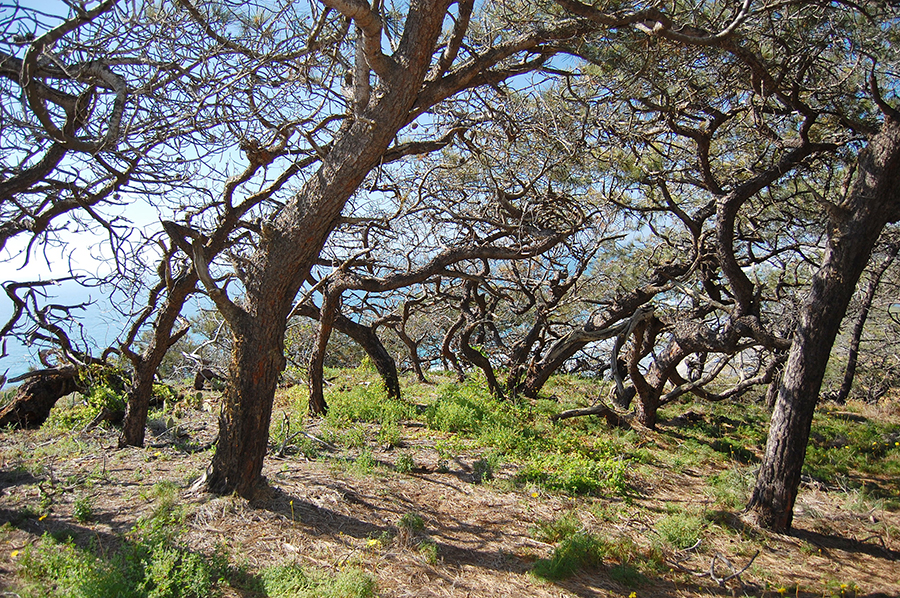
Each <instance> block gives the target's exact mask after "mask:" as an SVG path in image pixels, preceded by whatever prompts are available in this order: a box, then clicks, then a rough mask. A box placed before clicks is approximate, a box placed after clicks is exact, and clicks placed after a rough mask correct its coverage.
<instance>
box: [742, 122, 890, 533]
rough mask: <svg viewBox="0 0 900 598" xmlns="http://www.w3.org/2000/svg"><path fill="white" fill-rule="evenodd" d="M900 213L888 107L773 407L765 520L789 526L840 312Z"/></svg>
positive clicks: (835, 231) (836, 224)
mask: <svg viewBox="0 0 900 598" xmlns="http://www.w3.org/2000/svg"><path fill="white" fill-rule="evenodd" d="M898 216H900V117H898V115H897V114H896V113H895V112H894V111H892V110H889V109H888V110H886V116H885V120H884V123H883V124H882V127H881V130H880V131H879V133H878V134H877V135H875V136H874V137H872V139H871V140H870V141H869V143H868V145H867V146H866V148H865V149H864V150H863V151H862V152H861V153H860V156H859V160H858V164H857V174H856V178H855V180H854V182H853V185H852V187H851V188H850V191H849V193H848V195H847V197H846V199H845V201H844V202H843V203H842V205H840V206H835V208H834V210H832V213H831V220H832V222H831V230H830V231H829V236H828V243H827V247H826V251H825V256H824V258H823V261H822V265H821V266H820V268H819V270H818V272H816V274H815V276H814V277H813V280H812V285H811V287H810V291H809V294H808V295H807V297H806V300H805V301H804V303H803V306H802V307H801V309H800V318H799V323H798V325H797V329H796V331H795V333H794V339H793V343H792V344H791V349H790V353H789V355H788V362H787V366H786V367H785V370H784V374H783V377H782V382H781V387H780V389H779V392H778V399H777V400H776V402H775V409H774V411H773V413H772V420H771V423H770V426H769V437H768V441H767V442H766V453H765V457H764V458H763V462H762V466H761V467H760V470H759V473H758V475H757V478H756V487H755V489H754V491H753V495H752V496H751V498H750V503H749V504H748V507H747V508H748V511H749V512H750V513H751V515H752V516H753V517H755V519H756V521H757V524H758V525H759V526H760V527H764V528H767V529H771V530H775V531H780V532H785V531H788V530H790V528H791V522H792V519H793V508H794V502H795V501H796V498H797V491H798V488H799V485H800V473H801V470H802V468H803V460H804V457H805V456H806V445H807V442H808V441H809V433H810V427H811V425H812V419H813V413H814V411H815V407H816V402H817V400H818V396H819V390H820V388H821V385H822V379H823V377H824V375H825V367H826V365H827V363H828V357H829V355H830V353H831V348H832V345H833V344H834V339H835V336H836V335H837V332H838V328H839V327H840V324H841V320H842V319H843V317H844V314H845V312H846V310H847V305H848V304H849V302H850V298H851V297H852V296H853V292H854V289H855V287H856V284H857V282H858V281H859V278H860V276H861V274H862V272H863V270H864V269H865V267H866V263H867V262H868V260H869V258H870V256H871V253H872V248H873V247H874V245H875V242H876V240H877V239H878V236H879V234H880V233H881V231H882V229H883V228H884V225H885V224H886V223H887V222H890V221H894V220H896V219H897V218H898Z"/></svg>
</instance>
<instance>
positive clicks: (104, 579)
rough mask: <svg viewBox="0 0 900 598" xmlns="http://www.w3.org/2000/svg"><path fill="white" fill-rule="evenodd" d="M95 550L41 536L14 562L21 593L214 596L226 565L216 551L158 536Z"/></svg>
mask: <svg viewBox="0 0 900 598" xmlns="http://www.w3.org/2000/svg"><path fill="white" fill-rule="evenodd" d="M100 554H104V553H103V552H102V551H99V550H98V551H95V550H93V549H88V550H85V549H82V548H79V547H77V546H76V545H75V544H74V542H73V541H72V540H71V539H67V540H66V541H64V542H61V543H60V542H57V541H56V540H55V539H53V538H52V537H51V536H49V535H44V536H43V537H42V538H41V541H40V542H38V543H35V544H34V545H32V546H29V547H28V548H26V549H25V551H24V552H23V556H22V558H21V560H20V571H19V575H20V576H21V578H22V579H23V580H25V582H26V585H25V588H24V594H23V595H24V596H29V597H31V596H34V597H35V598H37V597H38V596H41V597H47V596H59V597H63V596H64V597H66V598H94V597H96V598H108V597H109V596H116V597H117V598H207V597H212V596H217V595H219V594H220V592H219V589H218V582H219V579H220V578H221V577H222V575H223V574H224V573H225V570H226V569H227V561H226V560H225V558H224V557H223V556H222V555H221V554H215V555H213V556H212V557H208V556H205V555H202V554H198V553H196V552H192V551H189V550H187V549H185V548H182V547H180V546H177V545H174V544H169V543H166V542H163V541H158V540H152V541H150V542H146V541H143V540H141V541H136V542H131V543H126V544H125V545H124V546H123V547H122V549H121V550H120V551H119V552H118V553H116V554H114V555H113V556H111V557H108V558H101V556H99V555H100Z"/></svg>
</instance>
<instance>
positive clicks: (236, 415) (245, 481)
mask: <svg viewBox="0 0 900 598" xmlns="http://www.w3.org/2000/svg"><path fill="white" fill-rule="evenodd" d="M285 315H286V314H285ZM260 320H262V322H263V323H260V322H259V321H257V320H256V319H253V320H250V321H248V322H246V323H244V328H242V329H240V330H239V332H238V333H236V334H235V335H234V352H233V354H232V360H231V364H230V367H229V370H230V371H229V374H230V375H229V384H228V386H227V388H226V391H225V395H224V397H223V398H224V402H223V405H222V413H221V415H220V416H219V439H218V443H217V446H216V454H215V455H214V457H213V460H212V464H211V466H210V469H209V470H208V472H207V476H206V484H207V487H208V488H209V490H210V491H212V492H216V493H228V492H237V493H238V494H239V495H240V496H243V497H244V498H253V497H254V494H255V491H256V489H257V487H258V486H260V484H261V483H262V481H263V478H262V466H263V459H264V458H265V455H266V451H267V448H268V441H269V423H270V421H271V418H272V404H273V400H274V397H275V389H276V387H277V385H278V379H279V377H280V376H281V372H282V370H284V365H285V359H284V347H283V342H284V331H285V326H284V323H285V321H286V320H285V319H278V318H260Z"/></svg>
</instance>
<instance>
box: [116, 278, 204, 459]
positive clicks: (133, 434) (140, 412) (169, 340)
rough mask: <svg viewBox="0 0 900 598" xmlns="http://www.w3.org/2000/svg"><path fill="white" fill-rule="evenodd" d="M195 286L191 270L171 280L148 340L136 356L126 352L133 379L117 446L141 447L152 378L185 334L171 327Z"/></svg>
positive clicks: (195, 281) (150, 395)
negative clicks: (129, 359)
mask: <svg viewBox="0 0 900 598" xmlns="http://www.w3.org/2000/svg"><path fill="white" fill-rule="evenodd" d="M196 285H197V274H196V273H195V272H194V271H193V270H191V271H189V272H186V273H184V274H182V275H181V276H179V277H178V278H177V279H175V280H174V281H172V284H171V286H170V288H169V289H168V293H169V294H168V296H167V297H166V302H165V305H164V306H163V308H162V310H161V311H160V312H159V315H158V316H157V318H156V321H155V322H154V324H153V334H152V335H151V337H150V343H149V344H148V345H147V347H146V348H145V349H144V351H142V352H141V353H140V354H139V355H138V354H134V353H131V354H130V355H129V357H130V358H131V362H132V365H133V367H134V379H133V380H132V383H131V388H130V389H129V390H128V403H127V405H126V407H125V419H124V420H123V422H122V434H121V435H120V436H119V448H123V447H126V446H144V430H145V428H146V426H147V413H148V411H149V409H150V400H151V399H152V397H153V379H154V377H155V376H156V371H157V370H158V369H159V364H160V363H162V360H163V358H164V357H165V356H166V353H167V352H168V350H169V348H170V347H171V346H172V345H173V344H174V343H176V342H177V341H178V339H180V338H181V337H182V336H184V335H185V334H186V333H187V328H184V329H182V330H180V331H179V332H177V333H176V334H175V335H174V336H173V335H172V328H174V326H175V322H176V321H177V320H178V316H179V315H181V310H182V308H183V307H184V302H185V300H186V299H187V297H188V296H189V295H190V294H191V293H193V292H194V291H195V290H196Z"/></svg>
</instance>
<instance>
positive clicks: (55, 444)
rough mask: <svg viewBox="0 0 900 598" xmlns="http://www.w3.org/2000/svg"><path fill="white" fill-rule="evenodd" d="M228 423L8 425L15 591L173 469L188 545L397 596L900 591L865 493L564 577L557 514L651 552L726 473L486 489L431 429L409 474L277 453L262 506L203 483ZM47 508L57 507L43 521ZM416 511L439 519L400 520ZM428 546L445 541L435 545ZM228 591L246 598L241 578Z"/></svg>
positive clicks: (803, 501) (414, 435) (733, 520)
mask: <svg viewBox="0 0 900 598" xmlns="http://www.w3.org/2000/svg"><path fill="white" fill-rule="evenodd" d="M214 427H215V424H214V422H213V421H212V419H210V420H207V421H194V422H192V423H189V424H185V425H183V426H181V427H180V429H179V433H180V434H182V435H184V436H182V437H181V438H172V437H171V433H167V434H165V435H162V436H159V437H153V436H151V437H150V438H149V443H150V446H148V447H147V448H144V449H133V448H132V449H122V450H118V449H115V448H114V447H115V442H116V437H115V433H114V432H113V431H106V430H101V429H94V430H91V431H86V432H73V433H71V434H68V435H61V436H57V437H51V438H48V437H47V435H46V434H43V433H41V432H29V431H25V432H9V431H3V432H0V451H2V452H0V455H2V462H0V523H5V524H6V525H5V526H4V527H3V528H2V532H3V533H2V534H0V539H2V542H0V590H4V591H5V592H6V593H2V594H0V595H3V596H15V595H16V594H15V593H14V588H15V583H14V581H15V571H16V567H17V562H16V557H15V556H14V555H16V554H18V553H17V552H16V551H21V550H22V549H23V548H24V547H25V546H26V545H28V544H30V543H32V542H35V541H36V540H37V539H39V538H40V537H41V535H42V534H44V533H45V532H66V533H68V534H69V535H73V536H74V537H75V538H76V541H77V542H79V543H84V544H87V543H89V542H94V544H95V546H99V547H100V548H101V550H106V549H110V548H109V547H111V546H114V545H115V544H116V542H118V541H120V538H121V535H122V534H123V533H124V532H126V531H127V530H128V529H130V528H131V527H132V526H133V525H134V524H135V522H136V521H138V520H139V518H141V517H145V516H147V515H148V514H149V513H150V512H151V510H152V508H153V500H154V499H153V494H152V491H151V489H152V488H153V486H154V485H155V484H158V483H159V482H160V481H162V480H169V481H171V482H173V483H174V484H175V485H177V488H178V493H179V494H180V497H181V499H182V500H183V501H185V502H186V503H188V505H189V509H190V513H191V514H190V516H189V517H188V519H187V524H186V525H187V529H186V532H185V534H184V535H183V536H182V537H181V540H182V541H183V542H185V543H186V544H187V545H188V546H189V547H190V548H192V549H195V550H200V551H209V552H211V551H213V550H214V549H215V548H216V547H224V549H225V550H226V551H227V552H228V554H229V555H230V557H231V559H232V562H234V563H244V564H246V565H247V566H248V568H249V569H250V570H251V571H257V570H259V569H261V568H263V567H266V566H268V565H272V564H275V563H280V562H284V561H286V560H287V561H291V560H296V561H298V562H299V563H300V564H301V565H303V566H310V567H318V568H321V569H324V570H327V571H332V570H333V571H336V570H339V569H341V568H343V567H350V566H352V567H358V568H361V569H363V570H365V571H368V572H369V573H370V574H371V575H373V576H374V577H375V578H376V579H377V582H378V595H380V596H384V597H391V598H394V597H396V598H399V597H407V596H415V597H426V596H435V597H438V596H440V597H446V596H450V597H460V598H461V597H482V596H483V597H490V596H498V597H499V596H504V597H510V596H535V597H551V596H553V597H560V596H579V597H608V596H623V597H624V596H635V597H642V596H659V597H673V598H674V597H683V596H706V595H710V596H732V595H734V596H739V595H752V596H780V595H785V594H786V595H794V596H808V597H812V596H831V595H834V596H842V595H843V596H868V597H869V598H875V597H884V596H900V537H898V535H900V514H898V513H892V512H887V511H882V510H879V509H877V508H871V507H870V508H866V507H865V505H863V506H860V505H858V504H853V503H852V501H851V499H852V497H853V495H852V493H847V492H837V493H836V492H827V491H825V490H824V489H821V488H816V487H811V486H804V487H803V488H802V491H801V495H800V498H799V501H798V504H797V509H796V518H795V530H794V532H793V533H792V534H791V535H777V534H770V533H765V532H760V531H758V530H754V529H750V528H748V527H747V526H746V525H745V524H744V523H743V522H742V520H741V518H740V514H739V513H729V512H721V513H719V514H718V516H717V520H716V523H717V525H710V526H709V527H708V528H707V530H706V531H705V532H704V534H703V537H702V541H701V543H700V545H699V546H696V547H694V548H693V549H690V550H683V551H671V550H670V551H669V552H667V553H666V555H665V557H666V560H665V563H666V565H667V567H668V570H667V571H666V570H664V571H662V572H660V573H658V574H656V575H653V576H648V578H647V579H645V580H643V581H642V582H640V583H638V584H636V585H632V586H626V585H622V584H620V583H618V582H616V581H614V580H613V579H612V578H611V577H610V575H609V570H608V567H607V566H606V565H605V564H604V565H603V566H601V567H599V568H595V569H592V570H590V571H585V572H582V573H580V574H577V575H575V576H574V577H572V578H569V579H567V580H564V581H561V582H552V583H551V582H547V581H544V580H541V579H539V578H536V577H535V576H534V575H533V574H531V573H530V570H531V569H532V567H533V565H534V563H535V562H536V560H537V559H540V558H547V557H548V556H549V555H550V554H551V553H552V551H553V546H552V545H550V544H547V543H544V542H542V541H540V540H538V539H536V538H535V535H536V534H535V532H534V530H535V528H536V526H538V525H539V524H540V523H541V522H546V521H550V520H553V519H555V518H557V517H559V516H560V515H563V514H566V513H574V514H575V515H576V516H577V517H579V519H580V520H581V521H582V523H583V524H584V525H585V527H587V528H588V529H590V530H591V531H596V532H597V533H599V534H601V535H603V536H605V537H622V536H627V537H629V538H631V540H632V541H633V543H634V545H635V546H637V547H647V546H650V545H651V544H652V541H653V534H654V531H653V522H654V520H655V518H657V517H658V516H659V515H660V514H664V513H666V508H667V505H672V504H680V505H682V506H689V507H694V506H696V507H697V508H703V507H705V506H708V504H709V503H710V499H709V498H707V497H706V496H705V495H704V492H703V487H704V484H705V479H706V478H707V477H708V476H709V475H710V474H711V471H704V470H686V471H680V472H678V473H675V472H673V471H669V470H667V469H666V468H665V467H663V466H654V468H655V469H653V470H652V471H651V474H652V475H650V476H647V475H646V474H644V475H642V476H641V477H640V479H637V478H636V479H635V480H634V482H635V486H636V487H637V488H638V490H639V492H638V495H637V496H635V497H634V498H633V499H631V500H630V501H623V500H622V499H620V498H603V497H590V498H576V499H572V498H569V497H566V496H559V495H549V494H546V493H543V492H540V491H537V490H535V489H534V488H521V487H519V488H516V487H515V486H514V485H512V484H510V483H508V482H505V481H506V480H509V479H510V477H511V476H512V475H513V473H514V469H513V468H512V466H506V467H501V468H498V469H497V470H495V471H494V476H495V477H494V480H493V481H491V482H490V483H475V481H476V480H475V476H474V473H473V462H474V460H475V458H476V455H474V454H473V455H469V456H467V455H460V457H459V458H458V459H456V460H455V461H451V462H450V463H448V464H445V465H444V466H443V467H439V465H438V463H439V457H438V453H437V451H436V450H435V449H434V443H433V440H431V439H429V438H428V437H426V435H425V434H424V431H423V429H421V428H420V427H419V428H415V427H412V428H406V429H404V430H403V432H404V438H409V439H411V440H408V441H407V442H406V446H404V447H403V448H404V451H405V452H408V453H410V454H412V455H413V457H414V461H415V464H416V468H415V469H414V470H413V471H412V472H411V473H407V474H400V473H395V472H394V471H392V468H391V465H392V464H393V463H394V462H395V461H396V458H397V456H398V454H399V451H398V450H397V449H393V450H380V449H377V448H376V449H374V450H373V451H372V454H373V456H374V457H375V459H376V460H377V461H378V462H379V463H380V464H382V466H380V467H375V468H374V469H370V470H368V471H366V472H359V471H357V470H356V469H354V467H353V466H352V465H350V463H351V462H352V457H353V454H351V453H348V452H347V451H342V452H341V453H340V454H337V453H332V452H331V451H330V450H329V449H328V448H327V447H325V446H322V452H321V454H320V456H319V457H318V458H316V459H315V460H308V459H307V458H305V457H304V456H303V455H301V454H295V455H289V456H286V457H281V458H278V457H270V458H268V459H267V461H266V465H265V475H266V477H267V479H268V480H269V487H268V488H267V489H265V490H264V491H263V492H261V493H260V495H259V496H258V497H257V499H256V500H254V501H252V502H248V501H245V500H243V499H240V498H237V497H230V496H226V497H220V496H214V495H210V494H204V493H198V492H194V491H192V490H191V489H190V483H191V481H192V480H194V479H195V478H196V477H197V476H198V475H199V474H200V473H201V472H202V471H203V469H204V468H205V467H206V465H207V464H208V462H209V459H210V456H211V452H210V451H209V450H205V451H198V452H191V451H189V450H186V446H187V445H186V444H185V442H186V441H187V440H189V441H190V442H191V443H194V444H196V445H202V444H203V443H204V442H208V441H210V440H211V439H212V437H213V436H214V433H215V430H214ZM309 432H310V434H312V435H313V436H315V435H316V430H315V429H310V430H309ZM38 463H39V464H40V466H39V467H38V466H37V465H36V464H38ZM645 473H646V472H645ZM85 497H87V500H89V501H90V504H91V505H92V507H93V511H94V512H93V517H92V518H91V520H90V522H89V523H79V522H78V521H76V519H75V517H74V505H75V502H76V500H78V499H81V500H82V501H84V500H86V499H85ZM604 504H607V505H608V506H609V512H610V513H615V516H614V517H612V518H611V519H609V520H607V519H603V518H599V517H597V515H596V513H597V512H598V509H597V506H598V505H601V506H602V505H604ZM39 506H40V508H43V509H44V512H45V514H46V517H44V516H40V517H37V516H34V515H29V513H32V514H36V513H37V512H38V511H37V509H38V508H39ZM29 508H30V509H31V511H29V510H28V509H29ZM408 513H415V514H417V515H418V516H419V517H421V520H422V522H423V523H424V527H423V528H422V529H418V530H410V529H407V528H404V527H403V526H402V525H400V522H401V519H402V518H403V517H404V515H406V514H408ZM423 542H424V543H426V544H430V545H433V546H434V547H435V548H436V551H433V550H432V551H431V552H430V553H428V552H426V551H423V550H421V549H420V546H421V545H422V544H423ZM104 547H106V548H104ZM748 565H749V566H748ZM711 567H712V572H713V575H714V576H715V577H716V579H723V578H726V577H728V576H729V575H734V574H738V573H739V575H734V577H732V578H731V579H728V580H726V581H722V582H721V583H717V582H716V581H715V580H714V579H713V577H712V576H711V575H710V570H711ZM745 568H746V569H745ZM742 570H743V571H742ZM779 590H780V591H779ZM224 595H225V596H242V595H245V594H241V593H240V592H239V591H238V590H234V589H232V588H227V587H226V588H225V592H224Z"/></svg>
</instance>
